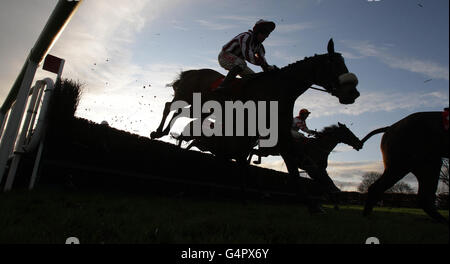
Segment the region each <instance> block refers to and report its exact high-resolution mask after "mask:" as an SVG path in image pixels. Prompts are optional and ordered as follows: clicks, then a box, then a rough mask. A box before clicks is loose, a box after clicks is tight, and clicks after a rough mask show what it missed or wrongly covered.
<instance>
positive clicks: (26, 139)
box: [4, 78, 54, 191]
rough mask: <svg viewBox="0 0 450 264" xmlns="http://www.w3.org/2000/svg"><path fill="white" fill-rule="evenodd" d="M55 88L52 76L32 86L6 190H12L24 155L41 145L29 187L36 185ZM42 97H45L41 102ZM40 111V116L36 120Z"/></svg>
mask: <svg viewBox="0 0 450 264" xmlns="http://www.w3.org/2000/svg"><path fill="white" fill-rule="evenodd" d="M53 88H54V82H53V80H52V79H50V78H46V79H44V80H39V81H37V82H36V85H35V86H34V87H33V88H32V93H31V99H30V102H29V103H28V111H27V113H26V116H25V119H24V121H23V123H22V129H21V133H20V135H19V137H18V140H17V142H16V144H15V149H14V152H13V153H12V155H11V156H10V158H11V164H10V166H9V170H8V176H7V178H6V183H5V187H4V190H5V191H8V190H11V188H12V186H13V183H14V179H15V177H16V173H17V169H18V167H19V164H20V161H21V158H22V155H23V154H26V153H31V152H34V151H35V150H36V149H37V147H38V146H39V149H38V151H37V155H36V158H35V162H34V167H33V172H32V175H31V179H30V184H29V186H28V188H29V189H30V190H31V189H33V187H34V183H35V181H36V177H37V172H38V169H39V164H40V160H41V156H42V151H43V147H44V136H45V128H46V127H47V113H48V106H49V102H50V100H51V96H52V92H53ZM42 97H44V98H43V100H42V103H41V98H42ZM38 113H39V117H38V118H37V122H36V117H37V114H38Z"/></svg>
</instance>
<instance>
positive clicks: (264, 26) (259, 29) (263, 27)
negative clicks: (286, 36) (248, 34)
mask: <svg viewBox="0 0 450 264" xmlns="http://www.w3.org/2000/svg"><path fill="white" fill-rule="evenodd" d="M274 29H275V23H274V22H272V21H267V20H263V19H260V20H258V21H257V22H256V24H255V26H253V32H255V33H266V34H267V35H269V34H270V33H272V31H273V30H274Z"/></svg>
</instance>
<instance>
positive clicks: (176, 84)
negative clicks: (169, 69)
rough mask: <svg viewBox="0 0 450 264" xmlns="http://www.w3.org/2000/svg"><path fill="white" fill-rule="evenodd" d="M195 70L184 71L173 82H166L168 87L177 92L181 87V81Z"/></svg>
mask: <svg viewBox="0 0 450 264" xmlns="http://www.w3.org/2000/svg"><path fill="white" fill-rule="evenodd" d="M194 71H195V70H187V71H182V72H181V73H180V74H179V75H178V77H177V78H176V79H175V80H174V81H173V82H171V83H168V84H166V87H172V88H173V91H174V92H175V93H176V92H177V91H178V90H179V89H180V84H181V81H182V80H183V79H185V78H186V77H187V75H189V74H190V73H192V72H194Z"/></svg>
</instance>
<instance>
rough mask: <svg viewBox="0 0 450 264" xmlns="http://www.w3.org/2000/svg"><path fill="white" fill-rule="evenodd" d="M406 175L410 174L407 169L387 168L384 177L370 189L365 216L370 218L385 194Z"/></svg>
mask: <svg viewBox="0 0 450 264" xmlns="http://www.w3.org/2000/svg"><path fill="white" fill-rule="evenodd" d="M406 173H408V171H407V170H406V169H398V168H397V169H393V168H385V170H384V172H383V175H381V177H380V178H379V179H378V180H376V181H375V182H374V183H373V184H372V185H371V186H370V187H369V190H368V193H367V199H366V204H365V206H364V213H363V215H364V216H368V215H369V214H370V213H371V212H372V210H373V207H374V206H375V204H376V203H377V202H378V201H379V200H380V198H381V196H382V195H383V193H384V192H385V191H386V190H387V189H389V188H391V187H392V186H393V185H394V184H395V183H396V182H398V181H399V180H400V179H401V178H403V177H404V176H405V175H406Z"/></svg>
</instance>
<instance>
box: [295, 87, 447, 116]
mask: <svg viewBox="0 0 450 264" xmlns="http://www.w3.org/2000/svg"><path fill="white" fill-rule="evenodd" d="M448 100H449V97H448V93H445V92H443V91H434V92H422V91H417V92H409V93H406V92H403V93H400V92H394V93H390V94H387V93H386V92H383V93H381V92H369V93H365V94H364V95H363V96H361V97H360V98H358V99H357V100H356V102H355V103H354V104H351V105H345V106H342V105H341V104H339V101H338V99H337V98H335V97H331V96H329V95H324V94H323V93H321V92H317V91H313V90H308V91H307V92H306V93H304V94H303V95H302V96H301V97H299V99H297V101H296V103H295V107H294V109H299V108H307V109H309V110H310V111H311V117H321V116H331V115H335V114H346V115H353V116H357V115H360V114H363V113H370V112H378V111H386V112H392V111H395V110H405V109H406V110H412V109H416V108H417V107H434V108H435V107H444V106H447V105H448Z"/></svg>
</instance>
